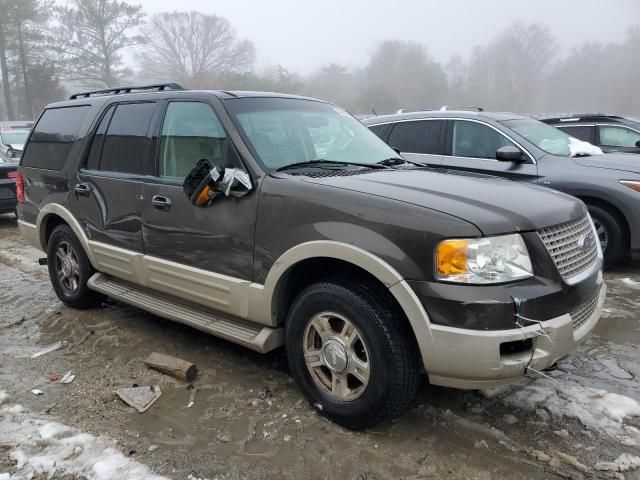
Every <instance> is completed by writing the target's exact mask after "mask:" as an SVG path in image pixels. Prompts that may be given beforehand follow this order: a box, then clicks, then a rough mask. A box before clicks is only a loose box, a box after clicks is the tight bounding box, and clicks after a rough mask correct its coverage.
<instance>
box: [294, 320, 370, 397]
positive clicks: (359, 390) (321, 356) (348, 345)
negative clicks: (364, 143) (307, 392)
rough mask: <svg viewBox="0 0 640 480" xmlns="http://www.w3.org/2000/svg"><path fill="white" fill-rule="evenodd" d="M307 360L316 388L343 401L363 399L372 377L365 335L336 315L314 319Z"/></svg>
mask: <svg viewBox="0 0 640 480" xmlns="http://www.w3.org/2000/svg"><path fill="white" fill-rule="evenodd" d="M303 351H304V360H305V364H306V365H307V369H308V370H309V373H310V374H311V377H312V378H313V380H314V382H315V383H316V385H318V386H319V387H320V388H321V389H322V390H323V391H324V392H325V393H327V394H328V395H330V396H331V397H333V398H335V399H336V400H341V401H351V400H355V399H356V398H358V397H360V396H361V395H362V394H363V393H364V391H365V389H366V388H367V385H368V384H369V378H370V376H371V363H370V357H369V352H368V350H367V347H366V344H365V342H364V339H363V338H362V335H361V334H360V332H359V331H358V329H357V328H356V327H355V325H354V324H353V323H351V322H350V321H349V320H348V319H347V318H345V317H344V316H343V315H340V314H337V313H334V312H322V313H318V314H317V315H315V316H313V317H312V318H311V320H310V321H309V323H308V324H307V327H306V329H305V332H304V340H303Z"/></svg>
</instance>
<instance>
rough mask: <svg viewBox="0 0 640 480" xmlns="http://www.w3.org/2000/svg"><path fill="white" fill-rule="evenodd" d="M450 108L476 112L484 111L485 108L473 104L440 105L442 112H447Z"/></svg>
mask: <svg viewBox="0 0 640 480" xmlns="http://www.w3.org/2000/svg"><path fill="white" fill-rule="evenodd" d="M449 110H472V111H476V112H484V108H482V107H474V106H472V105H443V106H442V107H440V111H441V112H447V111H449Z"/></svg>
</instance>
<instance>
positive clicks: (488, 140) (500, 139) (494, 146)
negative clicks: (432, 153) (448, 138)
mask: <svg viewBox="0 0 640 480" xmlns="http://www.w3.org/2000/svg"><path fill="white" fill-rule="evenodd" d="M506 146H513V147H515V146H516V145H514V143H513V142H511V141H510V140H509V139H508V138H507V137H505V136H504V135H502V134H501V133H500V132H497V131H496V130H494V129H493V128H491V127H489V126H487V125H484V124H482V123H478V122H468V121H464V120H455V121H454V122H453V138H452V145H451V154H452V155H453V156H455V157H473V158H493V159H495V158H496V151H497V150H498V149H500V148H502V147H506Z"/></svg>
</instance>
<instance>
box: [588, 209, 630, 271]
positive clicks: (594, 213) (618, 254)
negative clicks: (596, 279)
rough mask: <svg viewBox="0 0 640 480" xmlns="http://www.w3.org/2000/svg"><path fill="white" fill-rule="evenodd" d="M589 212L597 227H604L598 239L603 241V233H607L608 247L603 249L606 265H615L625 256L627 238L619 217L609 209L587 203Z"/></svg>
mask: <svg viewBox="0 0 640 480" xmlns="http://www.w3.org/2000/svg"><path fill="white" fill-rule="evenodd" d="M587 208H588V210H589V214H590V215H591V218H592V219H593V222H594V223H595V225H596V227H598V228H600V227H602V230H600V232H599V234H598V236H599V238H598V240H599V241H600V242H601V243H602V240H603V238H604V237H603V234H604V235H606V247H604V248H603V249H602V250H603V251H602V253H603V254H604V264H605V266H606V267H609V266H611V265H615V264H616V263H618V262H619V261H620V260H622V257H624V250H625V239H624V233H623V229H622V226H621V225H620V221H619V220H618V218H617V217H616V216H615V215H614V214H613V213H611V212H610V211H609V210H607V209H605V208H603V207H600V206H597V205H587Z"/></svg>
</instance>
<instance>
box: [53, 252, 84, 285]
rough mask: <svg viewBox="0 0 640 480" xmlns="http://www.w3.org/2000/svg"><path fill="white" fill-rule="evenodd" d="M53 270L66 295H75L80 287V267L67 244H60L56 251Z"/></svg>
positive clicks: (74, 253)
mask: <svg viewBox="0 0 640 480" xmlns="http://www.w3.org/2000/svg"><path fill="white" fill-rule="evenodd" d="M55 270H56V277H57V279H58V282H59V283H60V285H61V286H62V288H63V290H64V291H65V292H66V293H71V294H72V293H75V292H76V291H77V290H78V287H79V285H80V265H79V263H78V257H77V256H76V252H75V251H74V250H73V247H72V246H71V244H70V243H69V242H66V241H63V242H60V244H59V245H58V248H57V249H56V258H55Z"/></svg>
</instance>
